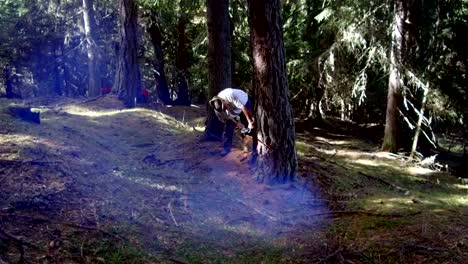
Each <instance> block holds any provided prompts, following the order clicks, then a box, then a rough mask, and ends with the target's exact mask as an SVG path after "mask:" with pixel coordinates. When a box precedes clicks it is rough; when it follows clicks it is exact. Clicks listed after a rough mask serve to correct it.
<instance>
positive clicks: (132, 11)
mask: <svg viewBox="0 0 468 264" xmlns="http://www.w3.org/2000/svg"><path fill="white" fill-rule="evenodd" d="M119 12H120V45H119V49H118V50H119V55H118V59H117V71H116V73H115V82H114V88H115V90H116V91H117V92H118V94H119V98H120V99H121V100H123V102H124V103H125V105H126V106H127V107H135V100H136V96H137V93H138V91H140V89H141V83H140V81H141V79H140V69H139V66H138V40H137V36H136V33H137V18H138V13H137V6H136V4H135V2H134V0H119Z"/></svg>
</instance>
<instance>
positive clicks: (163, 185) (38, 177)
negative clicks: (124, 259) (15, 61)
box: [0, 96, 326, 262]
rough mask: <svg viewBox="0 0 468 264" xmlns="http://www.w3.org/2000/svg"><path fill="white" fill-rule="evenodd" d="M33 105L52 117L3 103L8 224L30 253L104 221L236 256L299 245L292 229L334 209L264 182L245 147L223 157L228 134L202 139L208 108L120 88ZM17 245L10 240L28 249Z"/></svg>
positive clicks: (150, 239)
mask: <svg viewBox="0 0 468 264" xmlns="http://www.w3.org/2000/svg"><path fill="white" fill-rule="evenodd" d="M1 103H5V102H4V101H2V102H1ZM30 105H31V106H36V107H39V109H41V111H42V113H41V125H34V124H29V123H24V122H21V121H17V120H12V119H11V118H10V117H8V116H6V115H2V116H1V118H2V120H6V121H8V122H9V124H11V126H9V129H8V130H6V129H2V128H0V134H1V135H0V136H1V141H2V142H1V143H2V148H1V149H0V155H1V157H2V159H5V160H9V161H4V164H2V167H1V169H0V181H1V182H2V184H1V186H0V193H1V194H2V196H1V197H0V198H1V199H0V208H1V216H2V221H3V223H4V225H3V226H4V229H5V230H4V231H8V232H9V233H11V234H14V236H21V237H24V238H26V240H27V241H30V242H31V243H33V244H34V245H36V246H37V247H38V249H36V250H31V251H28V252H27V253H26V258H27V259H30V260H31V259H33V256H36V257H37V256H39V255H43V254H44V251H45V248H44V246H43V245H47V244H48V243H49V241H50V239H51V237H56V234H57V233H60V234H61V235H60V239H61V240H64V241H67V243H68V245H69V248H68V250H72V249H70V248H73V246H76V245H73V246H70V244H74V243H75V242H71V241H72V240H73V239H76V237H80V235H79V234H80V233H77V231H79V232H81V234H82V233H83V232H85V233H89V232H91V233H96V232H97V233H103V232H104V231H105V230H107V231H105V232H104V234H105V233H107V232H108V231H111V230H113V231H114V232H117V233H118V234H119V236H123V237H126V238H127V239H129V240H130V241H132V242H131V243H132V244H135V245H137V246H138V247H141V248H144V249H145V250H147V251H148V252H152V254H156V255H157V254H169V255H172V254H174V252H178V251H183V250H186V249H187V248H191V247H193V245H198V246H201V247H212V248H216V249H219V250H220V252H221V253H220V254H222V255H226V256H230V255H235V254H239V253H240V252H242V251H243V250H247V249H249V248H250V247H252V246H259V245H267V246H273V245H280V244H284V245H288V247H289V246H292V247H293V246H294V245H292V244H291V243H292V242H291V241H292V240H290V239H289V238H290V237H292V236H294V237H297V234H299V233H302V232H303V230H304V229H305V228H308V229H310V230H314V229H316V228H317V226H318V224H320V223H321V221H322V220H323V219H322V218H320V217H318V216H315V215H317V214H320V213H323V212H326V209H325V206H324V205H323V204H322V203H321V202H320V199H317V192H313V191H311V188H310V187H306V186H292V185H290V186H282V187H270V186H266V185H262V184H257V183H256V182H255V180H254V179H253V177H252V175H251V173H250V171H249V166H248V164H247V162H246V161H245V160H242V155H243V153H242V152H241V150H235V151H233V152H232V153H231V154H229V155H228V156H226V157H224V158H221V157H220V156H219V155H218V153H219V151H220V143H219V142H201V141H200V138H201V133H200V132H197V131H196V130H195V129H194V128H193V124H195V123H203V114H204V109H203V108H200V107H172V108H164V109H156V110H150V109H144V108H135V109H125V108H124V107H123V104H122V103H121V102H120V101H119V100H118V99H117V98H116V97H114V96H105V97H102V98H97V99H96V100H92V101H78V100H75V101H71V102H69V101H67V102H65V103H63V102H57V101H55V102H53V104H49V105H47V104H37V105H34V103H31V104H30ZM51 105H52V106H53V107H51ZM165 113H170V115H168V114H165ZM194 113H195V114H194ZM34 219H36V220H37V219H42V221H35V220H34ZM45 219H47V221H46V220H45ZM80 226H81V227H85V228H80ZM32 230H34V232H33V231H32ZM38 230H40V232H38ZM93 230H94V231H93ZM88 236H89V234H88ZM304 239H306V238H304ZM8 245H9V246H8ZM8 245H7V246H6V248H5V251H4V252H10V253H11V252H17V248H16V247H15V246H14V244H8ZM198 246H197V247H198ZM85 251H86V250H85ZM86 252H87V253H88V254H90V255H92V254H96V255H97V254H98V253H97V252H93V251H92V250H88V251H86ZM28 254H29V255H28ZM55 255H59V256H60V257H61V258H62V259H63V258H65V259H67V261H71V262H81V261H82V259H81V257H78V258H76V257H72V256H69V255H66V254H65V253H63V252H62V254H61V253H56V254H55ZM0 256H1V257H3V258H10V257H11V256H14V254H13V255H11V254H10V255H8V254H6V255H1V254H0ZM8 256H10V257H8ZM7 260H9V261H14V260H13V259H7ZM33 262H34V261H33Z"/></svg>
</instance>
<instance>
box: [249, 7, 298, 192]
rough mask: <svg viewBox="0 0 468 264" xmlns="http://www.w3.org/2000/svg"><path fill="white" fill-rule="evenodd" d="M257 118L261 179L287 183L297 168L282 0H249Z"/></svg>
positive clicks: (268, 181)
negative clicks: (283, 30)
mask: <svg viewBox="0 0 468 264" xmlns="http://www.w3.org/2000/svg"><path fill="white" fill-rule="evenodd" d="M247 4H248V9H249V20H250V29H251V31H250V38H251V48H252V55H253V73H254V74H253V81H254V82H253V87H254V91H255V95H256V97H255V100H254V101H255V106H254V111H255V115H256V117H257V120H256V127H257V137H258V144H257V155H258V156H257V166H256V174H257V180H258V181H259V182H265V183H268V184H274V183H285V182H288V181H290V180H293V179H294V177H295V175H296V171H297V156H296V149H295V134H294V122H293V117H292V110H291V106H290V103H289V100H288V82H287V73H286V62H285V54H284V45H283V34H282V22H281V15H280V14H281V2H280V0H248V1H247Z"/></svg>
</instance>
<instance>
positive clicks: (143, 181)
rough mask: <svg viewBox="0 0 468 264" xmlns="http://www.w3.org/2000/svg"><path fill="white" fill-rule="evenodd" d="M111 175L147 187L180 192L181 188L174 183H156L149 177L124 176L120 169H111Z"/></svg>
mask: <svg viewBox="0 0 468 264" xmlns="http://www.w3.org/2000/svg"><path fill="white" fill-rule="evenodd" d="M112 175H114V176H116V177H118V178H120V179H124V180H129V181H132V182H134V183H138V184H141V185H145V186H148V187H150V188H153V189H158V190H164V191H168V192H182V189H181V188H179V187H177V186H175V185H165V184H161V183H156V182H153V181H152V180H150V179H147V178H141V177H126V176H125V175H123V172H122V171H113V172H112Z"/></svg>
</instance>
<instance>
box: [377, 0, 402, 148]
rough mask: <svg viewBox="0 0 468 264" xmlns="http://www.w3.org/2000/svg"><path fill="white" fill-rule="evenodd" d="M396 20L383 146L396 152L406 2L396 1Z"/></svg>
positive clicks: (394, 23)
mask: <svg viewBox="0 0 468 264" xmlns="http://www.w3.org/2000/svg"><path fill="white" fill-rule="evenodd" d="M394 9H395V10H394V13H395V14H394V20H393V30H392V44H391V52H390V77H389V81H388V95H387V112H386V116H385V134H384V139H383V144H382V150H383V151H389V152H396V151H397V150H398V143H399V142H398V141H399V139H398V133H399V122H398V116H399V111H398V109H399V107H400V105H401V101H402V94H401V88H402V84H401V74H402V65H401V64H402V62H403V61H402V59H403V55H402V52H404V51H403V50H402V47H403V35H404V34H405V33H404V27H403V25H404V23H405V18H406V10H405V5H404V0H394Z"/></svg>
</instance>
